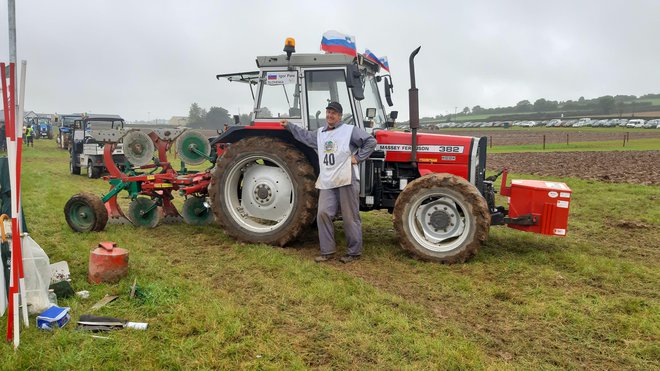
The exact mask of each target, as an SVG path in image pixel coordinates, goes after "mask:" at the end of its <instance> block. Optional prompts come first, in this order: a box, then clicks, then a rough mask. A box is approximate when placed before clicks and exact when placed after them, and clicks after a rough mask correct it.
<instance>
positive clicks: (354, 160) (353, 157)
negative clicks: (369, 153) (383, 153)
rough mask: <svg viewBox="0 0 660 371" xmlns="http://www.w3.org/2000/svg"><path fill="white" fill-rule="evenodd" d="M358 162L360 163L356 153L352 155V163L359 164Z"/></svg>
mask: <svg viewBox="0 0 660 371" xmlns="http://www.w3.org/2000/svg"><path fill="white" fill-rule="evenodd" d="M357 163H358V160H357V158H355V155H351V164H353V165H357Z"/></svg>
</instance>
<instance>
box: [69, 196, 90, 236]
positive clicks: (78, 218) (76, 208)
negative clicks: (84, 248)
mask: <svg viewBox="0 0 660 371" xmlns="http://www.w3.org/2000/svg"><path fill="white" fill-rule="evenodd" d="M69 217H70V219H71V221H72V222H73V223H75V224H76V225H77V226H79V227H80V229H83V230H85V229H90V228H91V227H92V226H93V225H94V222H95V220H94V219H95V217H94V210H93V209H92V208H91V207H90V206H89V205H87V204H86V203H84V202H76V203H75V204H73V206H72V207H71V209H70V211H69Z"/></svg>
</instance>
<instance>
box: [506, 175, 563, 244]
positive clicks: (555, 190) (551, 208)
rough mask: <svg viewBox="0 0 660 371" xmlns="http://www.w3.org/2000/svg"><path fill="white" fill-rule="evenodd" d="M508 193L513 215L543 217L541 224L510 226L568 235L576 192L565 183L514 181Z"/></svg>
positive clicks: (547, 233)
mask: <svg viewBox="0 0 660 371" xmlns="http://www.w3.org/2000/svg"><path fill="white" fill-rule="evenodd" d="M508 192H509V217H510V218H517V217H520V216H523V215H529V214H531V215H533V216H535V217H539V223H538V224H535V225H515V224H508V226H509V227H511V228H515V229H519V230H522V231H526V232H533V233H541V234H545V235H551V236H566V231H567V228H568V209H569V206H570V204H571V194H572V191H571V189H570V188H568V186H567V185H566V184H565V183H561V182H551V181H542V180H513V181H511V187H510V189H509V190H508ZM503 194H504V193H503Z"/></svg>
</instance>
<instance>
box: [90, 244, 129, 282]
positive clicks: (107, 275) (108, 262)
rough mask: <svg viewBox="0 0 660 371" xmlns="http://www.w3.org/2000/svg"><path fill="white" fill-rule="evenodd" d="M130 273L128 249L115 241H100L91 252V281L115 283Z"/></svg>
mask: <svg viewBox="0 0 660 371" xmlns="http://www.w3.org/2000/svg"><path fill="white" fill-rule="evenodd" d="M127 274H128V250H125V249H122V248H119V247H117V243H115V242H100V243H99V245H98V247H97V248H95V249H94V250H92V251H91V252H90V254H89V274H88V275H87V279H88V280H89V282H91V283H115V282H118V281H119V280H120V279H122V278H123V277H126V275H127Z"/></svg>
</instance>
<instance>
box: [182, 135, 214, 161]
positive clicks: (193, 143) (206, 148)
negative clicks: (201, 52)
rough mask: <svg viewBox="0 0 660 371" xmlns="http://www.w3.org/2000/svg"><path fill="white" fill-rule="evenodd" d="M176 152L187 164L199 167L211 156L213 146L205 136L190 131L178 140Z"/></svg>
mask: <svg viewBox="0 0 660 371" xmlns="http://www.w3.org/2000/svg"><path fill="white" fill-rule="evenodd" d="M176 152H177V153H178V154H179V157H181V160H182V161H183V162H185V163H186V164H188V165H199V164H202V163H204V161H206V160H207V159H208V156H209V155H210V154H211V144H210V143H209V141H208V139H207V138H206V137H205V136H204V134H202V133H200V132H198V131H192V130H189V131H186V132H185V133H183V134H181V135H180V136H179V138H177V140H176Z"/></svg>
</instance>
